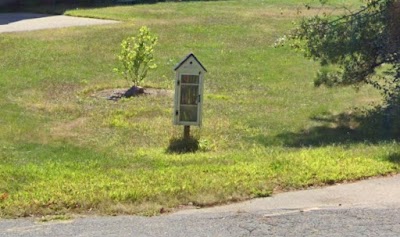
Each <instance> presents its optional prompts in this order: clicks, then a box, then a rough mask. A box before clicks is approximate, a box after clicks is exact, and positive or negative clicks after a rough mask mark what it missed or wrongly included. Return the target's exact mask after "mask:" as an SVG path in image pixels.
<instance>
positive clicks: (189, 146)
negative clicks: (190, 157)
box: [167, 137, 200, 154]
mask: <svg viewBox="0 0 400 237" xmlns="http://www.w3.org/2000/svg"><path fill="white" fill-rule="evenodd" d="M199 149H200V144H199V140H198V139H196V138H194V137H190V138H188V139H185V138H171V140H170V141H169V146H168V148H167V153H171V154H173V153H175V154H183V153H193V152H196V151H198V150H199Z"/></svg>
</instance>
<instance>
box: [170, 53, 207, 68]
mask: <svg viewBox="0 0 400 237" xmlns="http://www.w3.org/2000/svg"><path fill="white" fill-rule="evenodd" d="M192 56H193V58H194V59H195V60H196V61H197V63H198V64H199V65H200V66H201V68H203V70H204V71H206V72H207V69H206V68H205V67H204V66H203V64H201V62H200V61H199V60H198V59H197V58H196V56H194V54H193V53H190V54H188V55H187V56H186V57H185V58H184V59H183V60H182V61H180V62H179V63H178V64H177V65H176V66H175V68H174V70H175V71H176V70H178V68H180V67H181V66H182V64H184V63H185V62H186V61H187V60H188V59H189V58H190V57H192Z"/></svg>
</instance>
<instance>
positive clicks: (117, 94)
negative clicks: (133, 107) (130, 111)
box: [91, 88, 173, 101]
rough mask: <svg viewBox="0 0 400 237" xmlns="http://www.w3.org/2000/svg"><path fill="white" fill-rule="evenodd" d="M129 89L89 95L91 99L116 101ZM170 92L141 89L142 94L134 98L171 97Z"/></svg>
mask: <svg viewBox="0 0 400 237" xmlns="http://www.w3.org/2000/svg"><path fill="white" fill-rule="evenodd" d="M129 89H130V88H116V89H105V90H101V91H96V92H94V93H92V94H91V96H92V97H97V98H103V99H107V100H113V101H118V100H120V99H121V98H123V97H125V96H124V95H125V94H126V92H127V91H128V90H129ZM172 95H173V91H172V90H166V89H157V88H143V92H142V93H138V94H136V95H134V96H167V97H169V96H172Z"/></svg>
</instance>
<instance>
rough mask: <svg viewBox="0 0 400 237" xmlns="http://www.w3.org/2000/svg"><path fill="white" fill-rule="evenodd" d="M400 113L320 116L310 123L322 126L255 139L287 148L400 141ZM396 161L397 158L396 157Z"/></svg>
mask: <svg viewBox="0 0 400 237" xmlns="http://www.w3.org/2000/svg"><path fill="white" fill-rule="evenodd" d="M399 115H400V109H399V108H397V107H396V108H393V107H390V108H382V107H376V108H374V109H373V110H369V111H361V110H360V111H355V112H352V113H342V114H339V115H333V114H321V115H318V116H314V117H311V118H310V119H311V120H312V121H314V122H317V123H319V124H321V125H318V126H315V127H311V128H308V129H303V130H300V131H298V132H284V133H281V134H278V135H277V136H275V137H267V136H264V135H258V136H255V137H253V138H252V139H253V140H255V141H257V142H258V143H261V144H263V145H265V146H268V145H271V144H274V143H279V144H281V145H283V146H287V147H295V148H296V147H323V146H328V145H334V144H336V145H350V144H354V143H365V142H367V143H372V144H376V143H380V142H383V141H393V140H396V141H399V140H400V139H399V138H400V119H399V118H400V116H399ZM395 158H396V157H395Z"/></svg>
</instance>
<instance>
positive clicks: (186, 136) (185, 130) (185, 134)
mask: <svg viewBox="0 0 400 237" xmlns="http://www.w3.org/2000/svg"><path fill="white" fill-rule="evenodd" d="M183 138H184V139H185V140H188V139H189V138H190V126H184V127H183Z"/></svg>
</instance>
